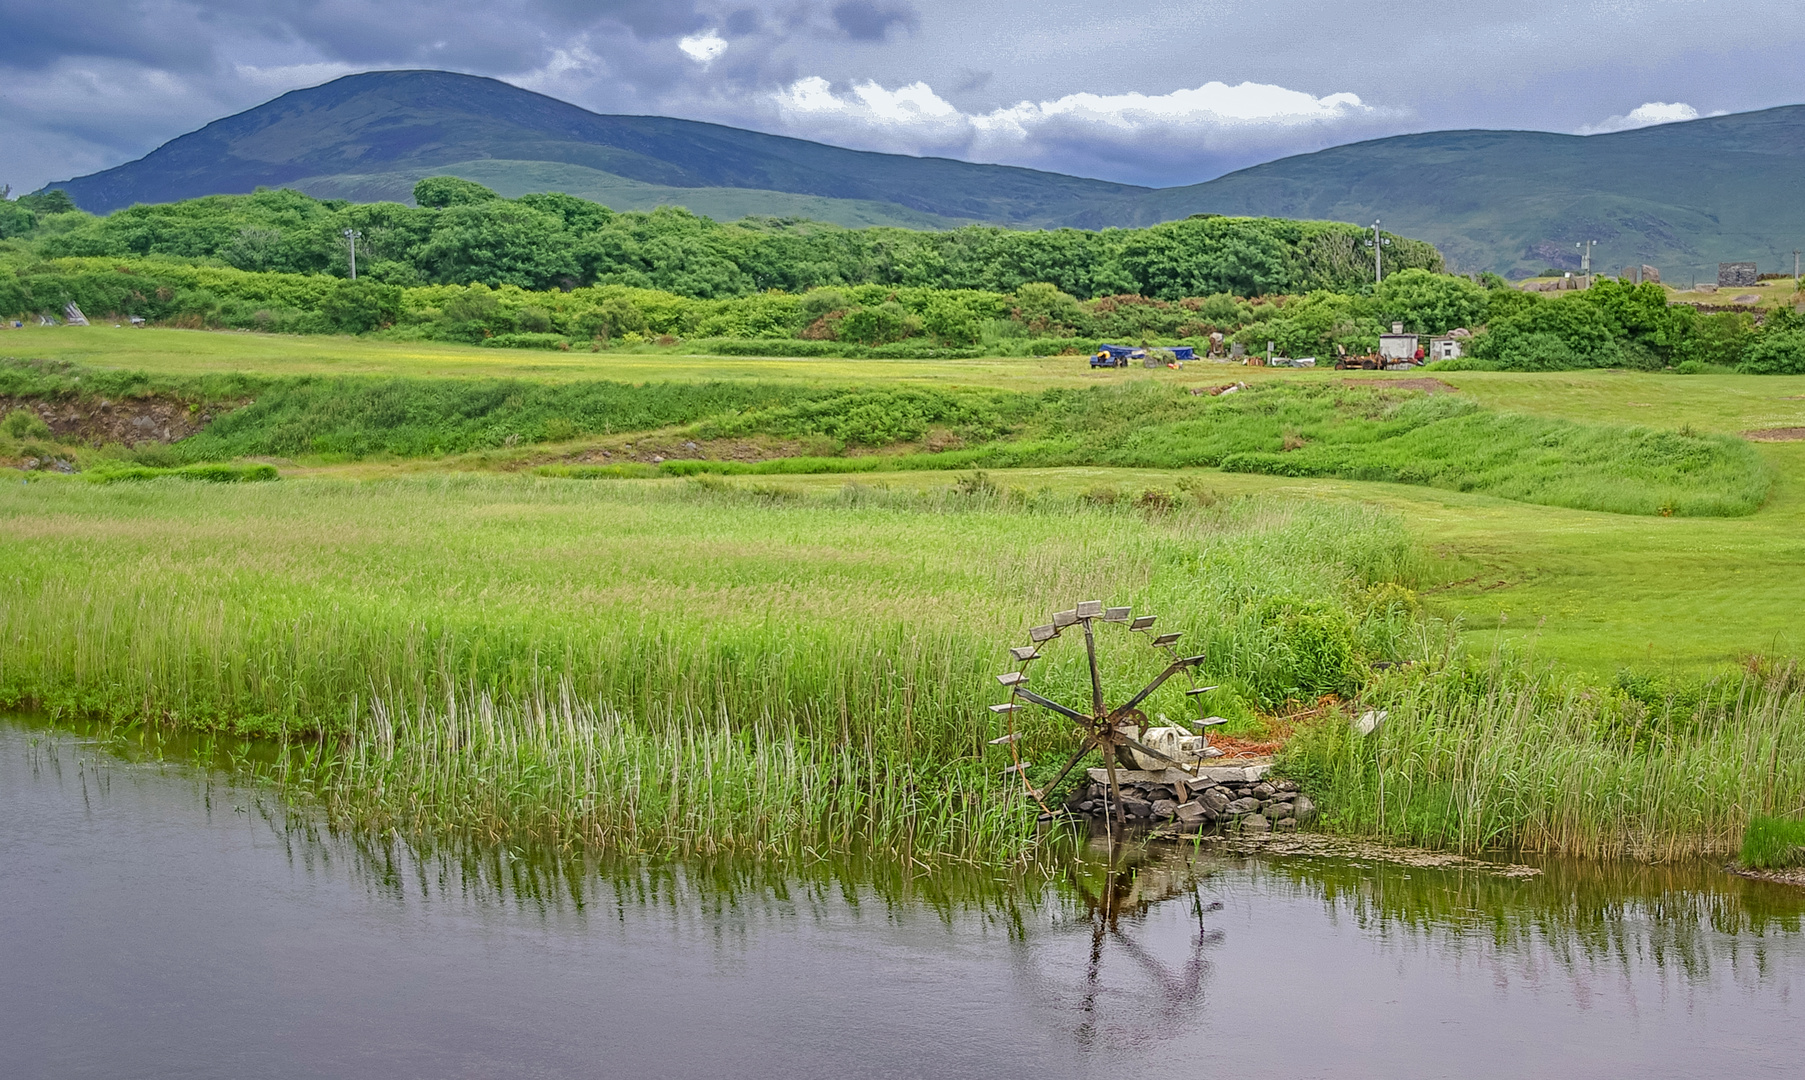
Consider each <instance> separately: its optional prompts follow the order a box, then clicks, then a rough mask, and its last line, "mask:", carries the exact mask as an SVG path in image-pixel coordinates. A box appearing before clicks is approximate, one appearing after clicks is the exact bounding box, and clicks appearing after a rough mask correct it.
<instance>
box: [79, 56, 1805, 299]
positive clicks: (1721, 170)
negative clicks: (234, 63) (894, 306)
mask: <svg viewBox="0 0 1805 1080" xmlns="http://www.w3.org/2000/svg"><path fill="white" fill-rule="evenodd" d="M1802 166H1805V106H1786V107H1783V108H1777V109H1768V110H1765V111H1762V112H1753V113H1739V114H1735V115H1730V116H1719V117H1710V118H1707V119H1702V120H1693V121H1689V122H1685V123H1678V124H1666V125H1661V126H1659V127H1652V128H1643V129H1640V130H1636V131H1626V132H1618V133H1614V134H1609V135H1593V136H1585V137H1581V136H1575V135H1556V134H1550V133H1547V132H1534V131H1441V132H1430V133H1427V134H1420V135H1403V136H1397V137H1393V138H1388V139H1378V140H1373V141H1369V142H1361V143H1353V144H1350V145H1347V146H1338V147H1334V148H1332V149H1329V150H1324V151H1321V152H1319V153H1315V154H1304V155H1299V156H1296V157H1289V158H1284V159H1281V160H1278V161H1273V162H1268V163H1266V164H1264V165H1258V166H1255V167H1253V168H1250V169H1244V170H1242V171H1240V172H1236V173H1231V174H1229V175H1227V176H1223V177H1219V178H1217V179H1215V180H1211V181H1209V182H1207V183H1202V184H1194V185H1190V186H1186V187H1173V188H1163V189H1157V190H1156V189H1150V188H1143V187H1135V186H1132V185H1127V184H1114V183H1108V182H1105V181H1101V180H1089V179H1083V178H1079V177H1073V176H1064V175H1061V174H1058V173H1050V172H1040V171H1037V170H1033V169H1020V168H1012V167H1008V166H1000V165H976V164H971V163H969V162H962V161H953V160H950V159H946V158H917V157H907V156H902V155H895V154H875V153H866V152H862V151H855V150H846V149H842V148H839V147H833V146H826V145H823V144H821V143H814V142H807V141H804V140H801V139H790V138H782V137H779V136H774V135H765V134H761V133H758V132H753V131H744V130H740V129H738V128H731V127H725V126H721V125H718V124H705V123H698V122H695V121H690V120H674V119H669V118H665V117H655V116H605V115H600V114H597V113H592V112H589V111H587V110H584V109H581V108H578V107H577V106H575V105H571V104H568V103H566V102H562V101H558V100H556V99H554V98H549V97H546V96H544V95H542V94H536V93H533V92H531V91H527V90H522V89H519V88H517V87H513V86H509V85H508V84H506V83H502V82H497V81H495V80H493V79H484V78H478V77H476V76H470V75H457V74H452V73H449V72H440V71H385V72H370V73H366V74H362V75H350V76H346V77H344V78H342V79H338V80H335V81H333V82H330V83H327V84H325V85H323V86H317V87H313V88H310V89H306V90H297V91H294V92H292V93H289V94H284V95H283V96H282V97H279V98H277V99H275V100H274V101H271V102H268V103H267V104H264V105H261V106H258V107H257V108H255V109H251V110H249V111H247V112H243V113H239V114H237V115H235V116H229V117H226V118H224V119H222V120H218V121H215V122H214V123H212V124H209V125H207V126H206V127H204V128H202V129H201V130H199V131H196V132H192V133H190V134H188V135H184V136H182V137H180V138H178V139H175V140H172V141H171V142H169V143H167V144H165V145H164V146H162V147H160V148H158V149H157V150H155V151H153V152H152V153H150V154H148V155H146V156H145V157H143V158H141V159H139V160H137V161H134V162H129V163H127V164H125V165H121V166H119V167H117V168H114V169H109V170H107V171H105V172H100V173H95V174H93V175H91V176H85V177H79V178H77V179H74V180H70V181H67V182H63V183H58V184H52V185H50V186H52V187H59V188H62V189H64V190H66V191H68V192H69V194H70V195H71V196H73V197H74V198H75V200H76V202H77V203H78V204H80V205H81V206H82V207H83V208H85V209H88V210H92V211H94V212H97V213H105V212H109V211H111V210H114V209H117V208H119V207H122V206H129V205H131V204H132V203H136V202H168V201H172V200H176V199H184V198H190V197H193V196H197V195H206V194H215V193H227V192H246V191H250V190H252V189H253V188H255V187H257V186H259V185H269V186H289V187H295V188H298V189H300V190H303V191H307V192H309V193H311V194H315V195H320V196H328V197H338V198H348V199H353V200H375V199H405V198H406V197H407V193H408V192H409V190H410V189H411V187H412V185H413V183H414V181H415V180H418V179H419V178H421V177H423V176H427V175H434V174H450V175H456V176H462V177H465V178H467V179H471V180H475V181H477V182H479V183H483V184H486V185H489V186H490V187H493V188H495V189H496V190H498V191H500V192H502V193H503V194H506V195H519V194H524V193H527V192H531V191H548V190H549V191H567V192H570V193H571V194H576V195H581V196H584V197H587V198H592V199H596V200H598V201H600V202H604V203H607V204H608V205H611V206H614V207H616V208H617V209H649V208H651V207H653V206H658V205H663V204H677V205H683V206H687V207H689V208H690V209H692V210H694V211H696V212H698V213H703V214H707V215H709V216H711V217H716V218H723V219H727V218H738V217H742V216H746V215H772V216H778V217H806V218H814V219H817V220H823V221H831V222H835V223H838V224H842V225H851V226H862V225H901V226H907V227H911V228H929V229H933V228H946V227H951V226H956V225H960V224H965V223H970V222H992V223H997V224H1003V225H1010V226H1015V227H1019V228H1046V227H1054V226H1076V227H1080V228H1102V227H1107V226H1134V225H1149V224H1154V223H1156V222H1160V221H1170V220H1174V219H1177V218H1183V217H1187V216H1189V215H1191V214H1196V213H1221V214H1244V215H1254V216H1278V217H1294V218H1317V219H1326V220H1336V221H1348V222H1354V223H1359V224H1367V223H1370V222H1371V221H1372V220H1373V219H1374V218H1375V217H1377V218H1382V219H1383V220H1384V222H1385V225H1386V226H1387V228H1388V229H1391V230H1395V231H1397V232H1400V233H1404V234H1407V235H1410V236H1416V237H1421V238H1423V239H1425V240H1429V241H1430V242H1432V243H1434V244H1436V245H1437V246H1438V247H1439V248H1441V250H1442V251H1443V252H1444V253H1445V254H1446V255H1447V258H1448V262H1449V265H1450V266H1451V267H1453V268H1455V269H1458V270H1465V271H1477V270H1494V271H1497V272H1500V273H1505V274H1513V273H1516V274H1525V273H1533V272H1535V271H1539V270H1541V269H1543V268H1544V267H1548V266H1554V267H1561V268H1577V266H1578V252H1577V250H1576V249H1575V246H1574V245H1575V243H1576V242H1577V241H1581V240H1588V239H1590V240H1596V241H1598V242H1599V245H1600V246H1599V248H1598V249H1597V252H1596V256H1595V257H1596V259H1597V260H1598V262H1597V265H1599V266H1601V267H1606V268H1611V269H1615V268H1617V267H1620V266H1623V265H1626V264H1631V263H1650V264H1652V265H1654V266H1657V267H1659V268H1660V269H1661V270H1662V272H1663V274H1664V275H1665V277H1666V280H1668V281H1670V282H1682V283H1683V282H1685V281H1686V280H1687V279H1688V278H1689V277H1691V276H1693V275H1694V274H1696V275H1698V276H1699V277H1701V278H1704V279H1706V280H1709V279H1710V278H1711V277H1712V276H1713V275H1714V273H1715V264H1716V263H1717V262H1719V261H1724V260H1732V259H1754V260H1756V261H1758V262H1759V263H1761V264H1762V268H1763V269H1774V270H1779V269H1786V270H1790V269H1791V266H1792V255H1791V252H1792V249H1793V248H1795V247H1800V246H1805V199H1802V198H1800V195H1801V194H1805V184H1802V183H1801V180H1800V177H1801V167H1802Z"/></svg>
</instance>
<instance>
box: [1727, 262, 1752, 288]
mask: <svg viewBox="0 0 1805 1080" xmlns="http://www.w3.org/2000/svg"><path fill="white" fill-rule="evenodd" d="M1759 280H1761V274H1760V273H1759V272H1758V268H1757V267H1756V266H1755V264H1754V263H1752V262H1727V263H1718V264H1717V287H1718V288H1720V289H1746V288H1748V287H1749V286H1751V285H1753V284H1755V283H1756V282H1757V281H1759Z"/></svg>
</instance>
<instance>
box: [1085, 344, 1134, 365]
mask: <svg viewBox="0 0 1805 1080" xmlns="http://www.w3.org/2000/svg"><path fill="white" fill-rule="evenodd" d="M1146 357H1147V350H1146V349H1137V348H1135V347H1134V346H1133V345H1099V346H1097V351H1096V353H1094V354H1093V355H1092V356H1091V367H1094V368H1097V367H1127V366H1128V361H1130V360H1144V359H1146Z"/></svg>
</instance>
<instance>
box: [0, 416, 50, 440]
mask: <svg viewBox="0 0 1805 1080" xmlns="http://www.w3.org/2000/svg"><path fill="white" fill-rule="evenodd" d="M0 431H4V432H6V433H7V434H8V435H11V436H12V437H13V438H15V439H48V438H50V434H51V432H50V425H49V424H46V423H45V422H44V418H43V417H41V416H39V415H38V414H37V413H35V412H32V411H31V410H30V409H14V410H13V411H12V412H9V413H7V414H6V419H5V420H0Z"/></svg>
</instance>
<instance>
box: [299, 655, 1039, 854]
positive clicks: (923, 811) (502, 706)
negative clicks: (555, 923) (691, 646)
mask: <svg viewBox="0 0 1805 1080" xmlns="http://www.w3.org/2000/svg"><path fill="white" fill-rule="evenodd" d="M270 775H271V776H272V778H274V779H276V780H277V781H278V782H280V783H281V784H282V785H283V786H284V787H285V788H287V789H289V790H290V791H296V792H300V791H304V792H307V793H309V794H310V795H312V796H313V797H314V798H315V799H317V800H318V801H319V803H320V804H321V805H322V806H323V807H324V808H325V809H326V811H327V812H328V813H329V815H330V816H331V817H332V819H333V820H335V821H336V822H339V823H341V824H345V825H347V826H351V827H355V828H357V829H360V830H365V831H374V832H377V833H382V832H389V831H392V832H396V833H400V834H402V835H405V836H435V835H441V836H442V835H447V834H450V835H462V836H468V837H473V838H479V839H482V840H486V841H500V842H508V843H522V842H530V843H535V844H543V845H551V846H554V847H558V848H564V849H576V850H581V849H593V850H605V851H611V852H615V853H624V854H643V855H649V856H653V857H656V858H673V857H683V858H697V857H703V858H706V857H712V856H717V855H751V856H756V857H759V858H765V859H777V860H780V861H796V860H806V859H809V858H823V857H825V856H826V855H827V854H829V853H832V854H835V855H841V854H852V855H867V856H869V855H876V856H882V857H885V858H890V859H899V860H902V861H905V862H906V861H908V860H910V859H917V860H922V861H924V862H927V863H932V864H938V863H941V862H944V861H949V860H950V861H958V862H970V863H977V862H979V861H980V860H981V861H982V862H983V863H985V864H990V865H999V864H1000V865H1012V864H1020V863H1033V862H1035V861H1036V859H1037V858H1038V857H1039V856H1041V855H1042V854H1043V847H1044V845H1043V843H1042V834H1041V833H1040V831H1039V830H1037V829H1036V828H1034V827H1033V825H1034V821H1035V816H1036V812H1037V811H1038V809H1039V808H1038V806H1036V805H1034V804H1033V803H1032V802H1031V801H1029V800H1028V799H1027V798H1026V796H1025V795H1024V794H1023V793H1022V790H1021V787H1020V785H1019V784H1016V783H1008V782H1003V781H1002V780H1001V779H1000V778H999V777H998V775H997V769H996V768H994V767H992V766H988V765H986V764H984V763H983V762H981V761H978V760H976V759H974V758H971V757H967V758H964V759H958V760H952V761H933V760H923V759H914V758H909V757H906V756H900V755H897V754H894V753H891V752H888V751H887V750H885V749H884V748H882V747H880V746H878V745H877V743H876V742H875V741H867V742H865V743H864V744H862V745H847V744H843V743H842V744H834V743H827V742H823V741H821V740H818V739H814V738H811V737H810V736H809V735H808V734H807V733H806V732H804V731H803V730H802V729H801V728H800V726H799V725H797V724H795V723H793V722H790V723H786V722H783V721H778V720H774V719H770V718H761V719H760V720H758V721H756V722H754V723H752V724H736V723H734V722H733V721H731V720H730V719H729V718H728V717H727V716H725V715H717V716H715V717H712V718H709V717H700V716H695V715H687V714H680V713H679V714H669V715H664V716H660V717H656V718H652V719H649V720H647V719H640V720H629V719H627V718H625V717H623V716H622V715H621V714H620V713H618V712H616V711H615V710H613V709H612V708H610V707H608V706H607V705H606V704H604V703H600V702H590V701H581V700H578V699H577V697H576V694H575V692H574V690H573V688H572V687H571V686H570V684H569V683H568V682H566V683H564V684H563V685H561V686H560V687H558V688H557V690H556V691H555V692H552V693H544V694H536V695H533V696H530V697H527V698H525V699H521V700H515V701H504V702H500V703H498V702H497V701H495V700H494V699H493V698H491V697H490V696H489V695H487V694H484V693H481V692H480V691H476V690H474V689H468V690H466V691H464V692H461V693H459V694H457V695H455V696H453V697H451V698H449V699H448V700H446V701H445V702H444V703H443V704H442V705H441V706H438V707H427V706H415V707H411V708H410V707H408V706H406V705H401V706H397V707H391V706H390V705H388V704H387V703H384V702H380V701H379V702H376V703H374V704H372V706H371V707H370V709H369V710H368V712H367V714H365V715H364V716H363V717H361V718H360V719H359V721H358V722H357V723H355V724H353V725H352V726H351V728H350V730H349V731H348V732H347V733H346V736H345V737H344V738H343V739H341V740H339V741H338V742H337V743H335V744H319V745H317V746H310V745H308V744H305V743H285V744H284V745H283V748H282V750H281V752H280V754H279V756H278V757H277V759H276V761H275V762H274V764H273V765H272V766H271V767H270ZM1053 848H1054V849H1056V850H1062V849H1061V848H1060V845H1058V844H1057V843H1056V844H1054V845H1053Z"/></svg>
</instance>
